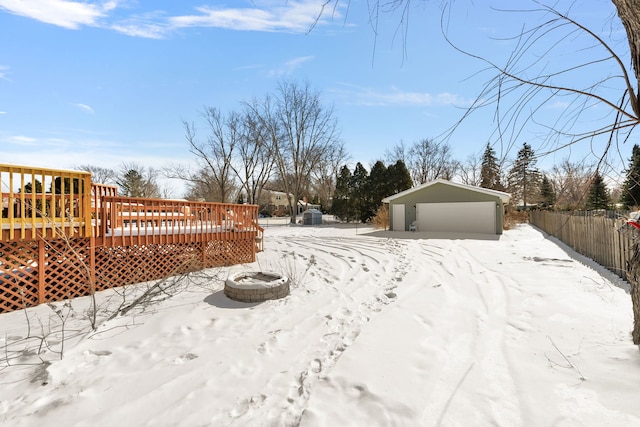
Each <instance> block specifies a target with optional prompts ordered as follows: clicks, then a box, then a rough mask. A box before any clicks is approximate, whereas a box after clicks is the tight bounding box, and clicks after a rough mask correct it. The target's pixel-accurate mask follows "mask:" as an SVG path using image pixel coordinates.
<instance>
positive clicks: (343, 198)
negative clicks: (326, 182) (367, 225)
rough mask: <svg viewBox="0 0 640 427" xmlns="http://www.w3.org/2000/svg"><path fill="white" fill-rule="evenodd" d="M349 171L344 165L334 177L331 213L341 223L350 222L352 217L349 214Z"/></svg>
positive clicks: (350, 178)
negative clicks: (334, 185)
mask: <svg viewBox="0 0 640 427" xmlns="http://www.w3.org/2000/svg"><path fill="white" fill-rule="evenodd" d="M351 180H352V176H351V171H350V170H349V168H348V167H347V166H346V165H345V166H343V167H342V169H340V174H339V175H338V176H337V177H336V190H335V192H334V194H333V203H332V204H331V213H332V214H333V215H335V216H336V217H337V218H339V219H340V220H341V221H347V222H348V221H350V220H351V219H353V215H352V214H351V212H350V205H349V198H350V197H351Z"/></svg>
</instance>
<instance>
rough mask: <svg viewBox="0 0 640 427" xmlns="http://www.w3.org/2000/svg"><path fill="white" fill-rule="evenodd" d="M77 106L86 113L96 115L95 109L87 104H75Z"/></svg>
mask: <svg viewBox="0 0 640 427" xmlns="http://www.w3.org/2000/svg"><path fill="white" fill-rule="evenodd" d="M75 106H76V107H78V108H80V109H81V110H83V111H86V112H87V113H91V114H95V111H93V108H91V107H90V106H88V105H87V104H75Z"/></svg>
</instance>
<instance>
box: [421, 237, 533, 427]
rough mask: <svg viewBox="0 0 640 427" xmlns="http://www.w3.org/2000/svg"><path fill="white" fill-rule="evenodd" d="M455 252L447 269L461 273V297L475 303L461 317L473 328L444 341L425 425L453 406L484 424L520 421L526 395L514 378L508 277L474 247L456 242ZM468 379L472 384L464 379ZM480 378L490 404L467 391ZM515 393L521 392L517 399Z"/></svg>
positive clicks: (441, 419) (442, 417) (443, 416)
mask: <svg viewBox="0 0 640 427" xmlns="http://www.w3.org/2000/svg"><path fill="white" fill-rule="evenodd" d="M456 252H457V253H458V254H459V255H460V254H462V256H458V257H457V258H455V259H452V260H450V261H449V262H450V263H451V265H446V266H445V270H446V271H447V272H448V274H451V275H452V276H460V277H461V279H462V280H461V282H459V283H457V284H456V285H455V287H456V289H455V292H457V294H458V295H457V296H458V297H459V298H460V300H461V302H462V303H464V304H470V305H474V306H476V309H475V310H469V311H468V312H469V313H475V314H472V315H471V316H469V317H468V318H467V319H465V322H458V324H466V325H467V326H468V327H469V328H470V329H471V330H473V333H470V331H469V330H459V331H452V333H453V334H455V335H456V337H455V338H454V339H453V340H452V341H450V342H448V343H446V346H447V348H446V354H447V356H448V357H447V358H446V359H445V360H444V366H443V369H442V372H441V373H440V375H439V376H438V382H439V385H438V386H436V387H434V388H433V392H432V395H431V396H429V403H428V405H427V408H426V409H425V412H424V413H423V421H424V422H425V425H426V424H427V423H428V421H429V420H434V419H437V420H438V424H440V423H441V422H446V420H447V417H448V416H449V411H451V410H454V408H455V411H456V412H460V411H471V412H473V413H474V414H475V415H474V417H475V419H477V420H478V422H480V423H483V424H484V423H488V424H494V425H522V420H523V414H522V409H521V407H522V405H521V401H522V400H521V399H520V396H519V395H518V390H517V388H516V387H515V384H514V380H513V374H512V370H513V368H512V367H513V365H512V363H513V362H512V361H511V360H510V358H509V354H508V351H507V349H506V337H507V334H506V330H507V326H508V314H509V313H508V311H509V299H508V286H507V283H508V282H507V280H508V278H505V277H504V276H503V275H501V274H499V273H497V272H495V271H489V270H487V269H486V268H485V267H484V266H483V265H482V262H481V261H480V260H479V259H478V258H477V257H476V256H475V255H474V254H473V253H472V252H471V251H469V250H467V249H464V250H463V251H461V250H460V248H457V249H456ZM478 300H479V301H480V303H481V304H480V305H479V306H478V303H477V301H478ZM457 313H458V314H459V313H460V312H459V311H458V312H457ZM449 315H453V312H450V313H449ZM451 377H453V378H459V381H457V382H456V383H451V381H450V380H448V379H450V378H451ZM466 382H470V385H468V386H467V385H465V383H466ZM451 384H455V386H452V385H451ZM478 384H482V385H483V388H482V394H483V395H484V396H485V397H486V400H484V399H483V402H482V403H485V402H488V405H487V404H482V403H481V402H477V401H475V402H474V401H470V400H469V399H468V397H467V393H466V392H465V391H466V388H467V387H474V385H478ZM473 392H475V393H477V392H478V391H477V390H473ZM513 396H516V397H517V400H516V401H515V402H514V401H513V399H512V397H513Z"/></svg>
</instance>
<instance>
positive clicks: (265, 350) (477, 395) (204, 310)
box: [0, 225, 640, 426]
mask: <svg viewBox="0 0 640 427" xmlns="http://www.w3.org/2000/svg"><path fill="white" fill-rule="evenodd" d="M424 237H427V236H425V235H422V234H420V233H410V232H407V233H399V234H398V233H396V234H394V233H389V232H384V231H375V230H373V229H371V228H362V227H359V228H357V229H356V228H354V227H345V226H339V225H336V226H321V227H299V226H293V227H272V228H267V229H266V230H265V252H263V253H260V254H259V255H258V262H256V263H255V264H252V265H244V266H234V267H231V268H228V269H221V270H208V271H204V272H201V273H198V274H194V275H193V276H192V277H190V278H189V279H188V280H187V279H185V280H183V281H184V282H185V283H188V285H189V286H188V287H186V286H185V287H184V289H183V290H182V291H181V292H179V293H178V294H177V295H175V296H174V297H173V298H171V299H168V300H165V301H163V302H161V303H158V304H156V305H153V306H147V307H139V309H137V310H132V311H131V312H129V313H128V314H127V316H124V317H119V318H116V319H113V320H110V321H107V322H104V323H103V324H102V325H101V326H100V328H99V330H98V331H97V332H94V333H90V334H88V336H85V337H84V338H83V339H78V338H73V337H72V338H69V337H67V339H66V340H65V348H64V357H63V358H62V359H61V360H60V358H59V357H57V356H56V355H55V354H54V353H53V352H52V351H49V352H44V353H43V354H42V357H43V358H44V360H45V361H46V363H42V364H40V365H36V366H31V365H28V363H32V362H34V361H39V357H38V356H37V355H35V351H36V350H37V345H34V344H33V342H32V341H29V342H30V343H31V344H29V346H27V345H26V344H16V343H24V337H25V336H26V334H27V332H26V327H25V323H26V322H25V313H24V312H13V313H8V314H3V315H0V346H2V347H3V349H9V350H11V351H14V352H15V351H16V346H18V345H22V346H23V347H24V350H23V351H22V354H23V356H22V357H21V358H20V359H19V360H16V359H12V364H13V365H12V366H9V367H7V366H6V360H5V362H2V363H0V367H4V369H2V370H0V424H2V425H11V426H36V425H37V426H39V425H45V424H46V425H64V426H114V425H120V426H124V425H126V426H138V425H157V426H175V425H183V426H208V425H211V426H289V425H303V426H435V425H445V426H471V425H473V426H475V425H480V426H484V425H500V426H548V425H559V426H606V425H610V426H636V425H640V405H638V399H637V396H638V390H639V388H638V387H639V384H640V353H639V352H638V348H637V347H636V346H634V345H633V344H632V342H631V339H630V330H631V327H632V312H631V301H630V298H629V295H628V294H626V293H625V291H624V290H622V289H620V288H619V287H617V286H616V285H615V284H613V283H612V282H611V281H610V280H614V279H607V277H609V278H610V277H611V276H609V275H607V274H604V273H603V270H602V269H600V268H598V267H597V266H593V265H591V266H590V265H589V264H588V263H585V262H580V261H579V260H580V259H581V257H579V256H576V255H575V254H573V253H572V252H571V251H566V250H563V249H562V248H560V247H559V246H557V245H556V244H555V243H554V242H553V241H551V240H549V239H546V238H545V237H544V236H543V234H542V233H540V232H538V231H537V230H535V229H534V228H532V227H530V226H528V225H522V226H519V227H518V228H516V229H514V230H509V231H506V232H505V234H504V235H503V236H501V237H500V239H499V240H498V239H494V240H483V239H469V238H467V239H443V238H430V239H425V238H424ZM429 237H434V236H429ZM244 270H262V271H277V272H280V273H284V274H287V275H290V276H292V277H293V278H294V281H295V284H294V286H292V289H291V294H290V295H289V296H288V297H286V298H283V299H280V300H273V301H267V302H264V303H259V304H243V303H238V302H234V301H231V300H229V299H228V298H226V297H225V296H224V295H223V292H222V289H223V280H224V279H225V278H226V276H227V275H228V274H230V273H235V272H240V271H244ZM601 273H602V274H601ZM117 301H118V296H117V294H114V292H112V291H110V292H104V293H101V295H100V304H101V306H102V307H106V306H107V305H108V304H116V303H117ZM87 303H88V299H87V298H84V299H79V300H75V301H73V302H72V303H71V306H72V307H73V310H74V312H75V313H76V315H75V316H74V317H72V318H70V319H69V320H68V322H67V325H66V326H65V327H66V328H67V329H68V330H69V331H72V330H77V329H80V328H86V327H87V326H88V321H87V320H86V319H85V318H84V316H83V314H82V313H83V310H84V306H86V304H87ZM56 306H57V307H61V306H62V303H58V304H56ZM51 313H53V311H52V310H51V308H49V307H47V306H46V305H45V306H40V307H37V308H35V309H29V310H28V312H27V315H28V316H29V319H30V323H31V329H32V334H34V335H36V333H35V332H39V331H42V330H46V328H47V321H48V319H49V318H51V317H52V314H51ZM38 319H39V320H38ZM40 322H41V323H40ZM71 335H72V334H71V333H69V336H71ZM52 350H59V348H58V347H55V348H53V349H52ZM0 357H2V356H0ZM4 359H6V356H5V357H4ZM21 363H22V364H21Z"/></svg>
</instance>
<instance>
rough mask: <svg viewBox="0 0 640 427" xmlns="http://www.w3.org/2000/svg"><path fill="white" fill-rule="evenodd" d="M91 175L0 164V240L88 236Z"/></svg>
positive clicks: (89, 229)
mask: <svg viewBox="0 0 640 427" xmlns="http://www.w3.org/2000/svg"><path fill="white" fill-rule="evenodd" d="M91 189H92V186H91V174H90V173H88V172H81V171H68V170H56V169H46V168H35V167H26V166H15V165H6V164H0V200H1V203H2V205H1V206H2V208H1V210H0V224H1V226H2V227H1V228H2V234H1V236H2V239H3V240H7V239H8V240H14V239H31V238H35V236H36V235H37V234H38V233H37V232H36V230H40V233H41V235H44V236H47V237H54V236H56V235H57V234H59V233H62V235H64V236H68V237H90V236H91V232H92V230H91V217H92V213H91Z"/></svg>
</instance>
